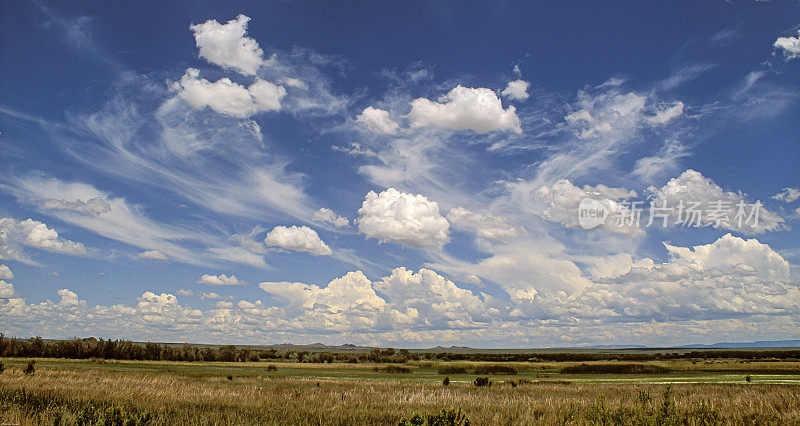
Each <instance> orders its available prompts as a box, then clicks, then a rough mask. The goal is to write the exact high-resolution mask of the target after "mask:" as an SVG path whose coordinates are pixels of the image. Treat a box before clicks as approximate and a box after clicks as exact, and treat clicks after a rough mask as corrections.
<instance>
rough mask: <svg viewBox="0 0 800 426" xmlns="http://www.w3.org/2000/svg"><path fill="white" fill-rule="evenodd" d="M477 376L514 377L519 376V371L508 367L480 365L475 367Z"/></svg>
mask: <svg viewBox="0 0 800 426" xmlns="http://www.w3.org/2000/svg"><path fill="white" fill-rule="evenodd" d="M475 374H481V375H488V374H506V375H512V376H513V375H516V374H517V369H516V368H514V367H510V366H507V365H480V366H478V367H475Z"/></svg>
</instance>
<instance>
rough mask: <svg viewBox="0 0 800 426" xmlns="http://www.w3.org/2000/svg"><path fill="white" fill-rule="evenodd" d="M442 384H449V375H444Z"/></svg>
mask: <svg viewBox="0 0 800 426" xmlns="http://www.w3.org/2000/svg"><path fill="white" fill-rule="evenodd" d="M442 385H444V386H449V385H450V378H449V377H445V378H444V380H442Z"/></svg>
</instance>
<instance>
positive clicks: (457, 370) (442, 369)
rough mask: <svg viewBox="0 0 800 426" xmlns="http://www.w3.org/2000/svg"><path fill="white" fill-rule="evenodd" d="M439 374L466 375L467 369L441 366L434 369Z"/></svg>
mask: <svg viewBox="0 0 800 426" xmlns="http://www.w3.org/2000/svg"><path fill="white" fill-rule="evenodd" d="M436 372H438V373H439V374H467V369H466V368H464V367H456V366H455V365H443V366H440V367H439V368H437V369H436Z"/></svg>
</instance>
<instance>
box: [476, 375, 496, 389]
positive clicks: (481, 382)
mask: <svg viewBox="0 0 800 426" xmlns="http://www.w3.org/2000/svg"><path fill="white" fill-rule="evenodd" d="M472 383H473V384H474V385H475V386H477V387H482V386H487V387H488V386H491V385H492V381H491V380H489V378H488V377H476V378H475V381H474V382H472Z"/></svg>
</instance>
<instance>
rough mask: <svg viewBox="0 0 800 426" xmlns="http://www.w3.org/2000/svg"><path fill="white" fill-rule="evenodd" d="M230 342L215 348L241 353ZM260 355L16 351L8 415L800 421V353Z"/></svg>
mask: <svg viewBox="0 0 800 426" xmlns="http://www.w3.org/2000/svg"><path fill="white" fill-rule="evenodd" d="M26 342H27V341H26ZM97 342H99V340H98V341H97ZM45 343H48V342H45ZM159 346H160V347H161V348H162V349H163V347H164V346H162V345H159ZM170 347H174V346H170ZM223 348H225V347H216V348H210V349H213V350H219V351H222V350H227V351H228V352H229V353H237V354H238V353H239V350H240V349H241V348H225V349H223ZM199 349H202V348H199ZM256 353H257V355H258V357H257V359H258V360H252V361H250V360H249V359H250V358H251V357H247V358H245V360H244V361H219V360H216V361H207V360H194V361H170V360H162V359H158V360H146V359H142V360H135V359H134V360H127V359H108V358H104V357H86V358H82V359H68V358H54V357H36V358H33V357H27V356H24V357H13V356H12V357H5V358H3V359H2V363H1V364H2V367H1V368H0V423H11V424H14V423H17V424H37V425H38V424H58V425H70V424H75V425H88V424H110V425H141V424H147V425H174V424H178V425H180V424H186V425H188V424H192V425H196V424H200V425H203V424H208V425H211V424H341V425H345V424H348V425H351V424H386V425H397V424H406V425H422V424H429V425H432V424H436V425H453V424H460V425H465V424H472V425H483V424H508V425H523V424H526V425H527V424H548V425H549V424H623V425H628V424H630V425H634V424H635V425H669V424H675V425H677V424H690V425H713V424H751V425H760V424H763V425H772V424H775V425H778V424H798V425H800V361H798V359H797V358H791V357H788V356H780V357H766V356H760V355H759V354H756V355H755V356H754V355H753V354H754V352H752V351H751V352H749V356H748V357H747V358H710V359H705V358H697V359H685V358H680V359H652V360H644V361H637V362H632V361H616V360H608V359H607V360H579V361H552V360H543V359H541V358H540V359H538V360H536V361H508V362H497V361H494V362H491V361H486V360H483V359H481V360H458V361H444V360H441V359H437V358H435V357H434V359H429V358H428V357H427V356H423V355H420V356H419V358H418V359H414V357H413V356H411V357H409V359H407V360H406V361H404V362H398V361H397V360H396V359H395V358H397V357H402V356H405V353H403V352H401V351H394V350H391V351H390V350H388V349H380V350H377V351H375V352H373V351H371V350H369V351H362V352H360V353H359V354H358V355H362V354H364V355H365V356H367V357H369V356H373V357H376V358H380V357H387V358H389V359H391V362H386V361H384V362H376V361H370V360H368V359H364V360H360V361H358V362H349V358H348V361H337V360H332V361H323V362H309V359H308V357H303V358H302V359H299V358H298V357H296V356H288V357H287V356H285V355H286V354H285V351H276V352H275V353H274V354H275V356H274V357H272V358H268V357H265V356H262V353H260V352H256ZM318 353H325V352H318ZM250 355H252V353H251V354H250ZM345 355H347V356H348V357H350V356H353V354H352V353H345ZM309 356H311V355H309ZM754 358H755V359H754ZM226 359H227V358H226ZM234 359H240V357H238V355H237V356H235V357H234ZM253 359H255V358H254V357H253Z"/></svg>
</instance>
